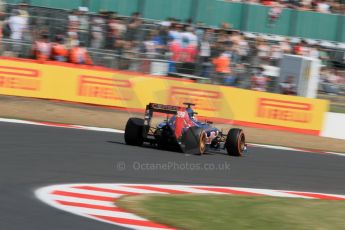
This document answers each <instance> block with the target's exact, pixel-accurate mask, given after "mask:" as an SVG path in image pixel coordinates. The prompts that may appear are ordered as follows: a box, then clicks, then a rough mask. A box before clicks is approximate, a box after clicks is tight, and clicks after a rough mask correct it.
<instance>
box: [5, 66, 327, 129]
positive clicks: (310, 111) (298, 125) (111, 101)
mask: <svg viewBox="0 0 345 230" xmlns="http://www.w3.org/2000/svg"><path fill="white" fill-rule="evenodd" d="M0 94H3V95H14V96H24V97H35V98H45V99H56V100H64V101H72V102H80V103H88V104H96V105H105V106H114V107H121V108H126V109H129V110H133V111H134V110H135V111H140V110H143V109H144V108H145V105H146V104H147V103H149V102H156V103H164V104H173V105H182V103H183V102H186V101H188V102H194V103H196V104H197V108H196V109H197V110H198V112H199V115H201V116H202V117H206V118H208V119H211V120H213V121H215V122H225V123H230V122H232V123H234V124H239V125H248V126H255V127H261V126H270V127H272V128H277V129H280V128H281V129H283V130H290V131H295V132H300V133H308V134H313V135H319V133H320V131H321V130H322V127H323V121H324V116H325V112H327V111H328V107H329V104H328V101H325V100H319V99H308V98H302V97H294V96H285V95H278V94H271V93H263V92H255V91H250V90H243V89H237V88H232V87H226V86H216V85H208V84H198V83H194V82H192V81H190V80H181V79H174V78H167V77H155V76H148V75H140V74H137V73H136V74H134V73H129V72H119V71H112V70H109V69H105V68H100V67H82V66H76V65H69V64H60V63H54V62H47V63H45V64H40V63H37V62H35V61H29V60H24V59H13V60H12V59H0Z"/></svg>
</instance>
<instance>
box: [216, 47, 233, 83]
mask: <svg viewBox="0 0 345 230" xmlns="http://www.w3.org/2000/svg"><path fill="white" fill-rule="evenodd" d="M230 64H231V60H230V57H229V55H227V54H226V53H220V54H219V56H218V57H216V58H214V59H213V65H214V69H215V76H214V77H213V81H212V82H213V84H223V83H224V79H225V78H227V77H228V76H229V75H230V73H231V69H230Z"/></svg>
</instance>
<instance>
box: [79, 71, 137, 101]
mask: <svg viewBox="0 0 345 230" xmlns="http://www.w3.org/2000/svg"><path fill="white" fill-rule="evenodd" d="M131 90H132V84H131V82H130V81H128V80H120V79H115V78H105V77H97V76H80V77H79V84H78V96H83V97H93V98H102V99H109V100H125V101H128V100H131V99H132V92H131Z"/></svg>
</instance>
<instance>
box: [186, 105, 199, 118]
mask: <svg viewBox="0 0 345 230" xmlns="http://www.w3.org/2000/svg"><path fill="white" fill-rule="evenodd" d="M186 111H187V113H188V115H189V118H191V119H193V120H197V118H196V116H195V113H194V111H193V109H192V108H187V109H186Z"/></svg>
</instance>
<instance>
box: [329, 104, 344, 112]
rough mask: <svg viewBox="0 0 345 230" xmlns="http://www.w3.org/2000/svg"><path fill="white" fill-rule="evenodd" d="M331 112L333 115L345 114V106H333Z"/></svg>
mask: <svg viewBox="0 0 345 230" xmlns="http://www.w3.org/2000/svg"><path fill="white" fill-rule="evenodd" d="M330 112H333V113H345V106H340V105H332V104H331V107H330Z"/></svg>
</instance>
